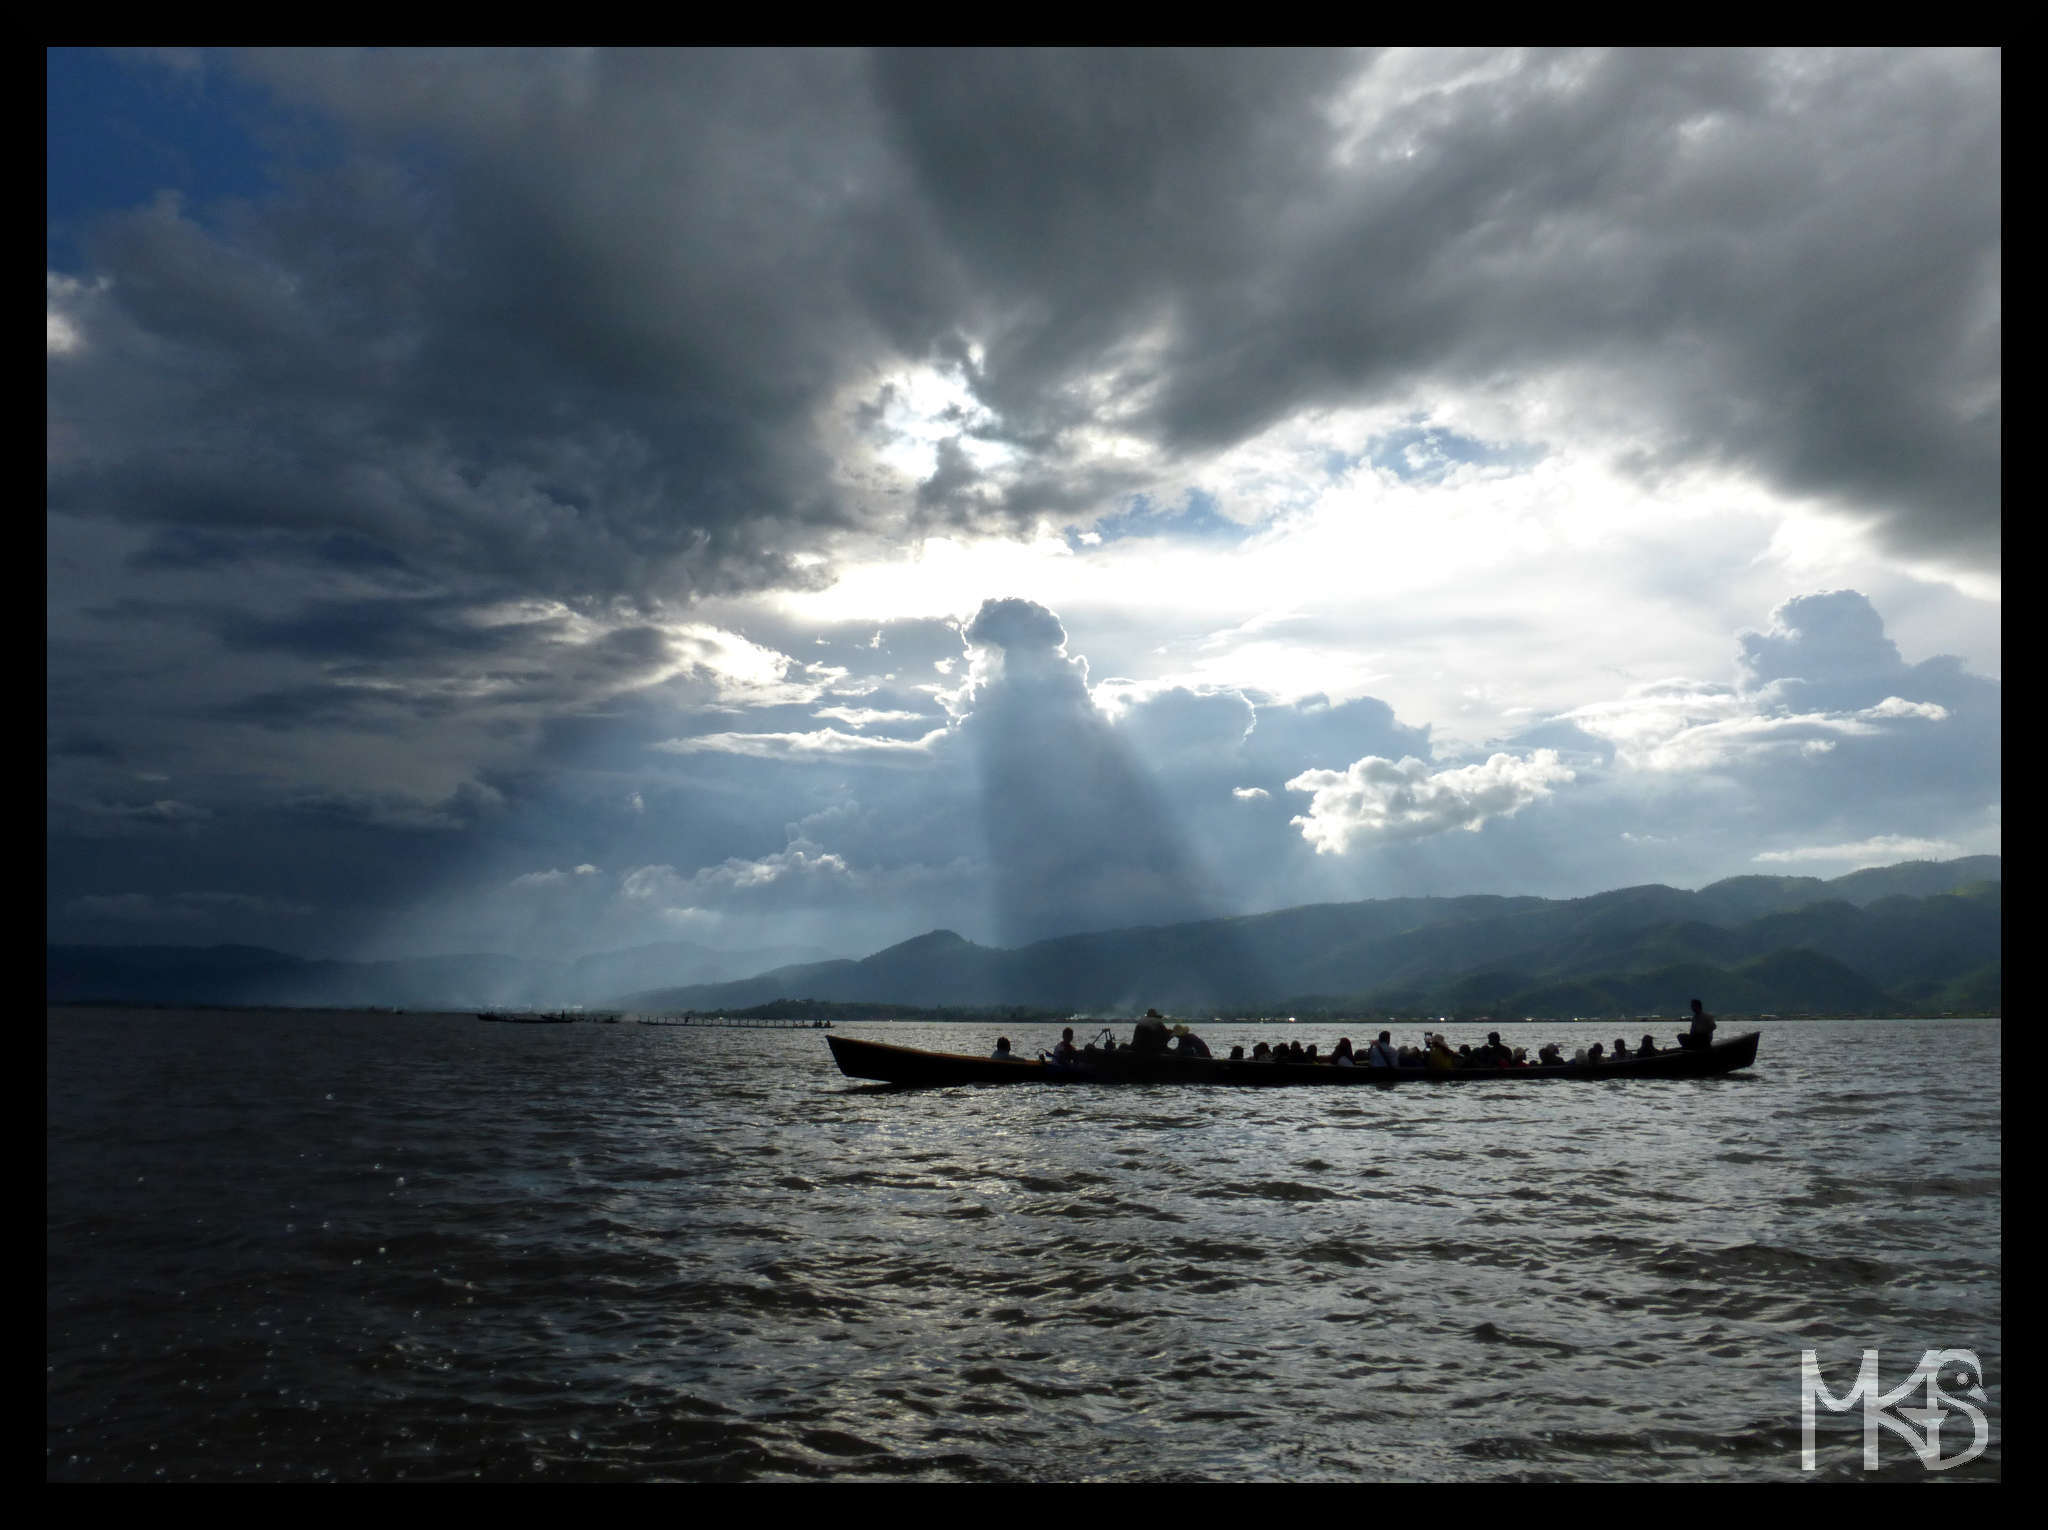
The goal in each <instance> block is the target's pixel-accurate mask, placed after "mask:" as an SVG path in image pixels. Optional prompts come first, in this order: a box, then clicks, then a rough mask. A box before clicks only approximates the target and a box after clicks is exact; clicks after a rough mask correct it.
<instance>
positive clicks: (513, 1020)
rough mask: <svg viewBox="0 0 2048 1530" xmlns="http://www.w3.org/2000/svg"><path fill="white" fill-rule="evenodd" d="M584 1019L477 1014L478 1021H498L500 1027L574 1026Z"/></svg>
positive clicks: (495, 1012) (486, 1012) (482, 1012)
mask: <svg viewBox="0 0 2048 1530" xmlns="http://www.w3.org/2000/svg"><path fill="white" fill-rule="evenodd" d="M582 1018H583V1017H582V1016H581V1015H569V1014H553V1015H519V1014H501V1013H499V1012H498V1011H496V1010H480V1011H478V1013H477V1019H479V1020H494V1021H496V1022H497V1023H498V1024H500V1025H570V1024H573V1023H574V1022H576V1021H578V1020H581V1019H582Z"/></svg>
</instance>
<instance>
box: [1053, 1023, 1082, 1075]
mask: <svg viewBox="0 0 2048 1530" xmlns="http://www.w3.org/2000/svg"><path fill="white" fill-rule="evenodd" d="M1052 1060H1053V1061H1054V1062H1056V1063H1061V1064H1064V1065H1068V1066H1071V1065H1072V1064H1074V1063H1077V1062H1079V1061H1080V1060H1081V1054H1080V1053H1079V1052H1078V1051H1076V1050H1075V1049H1074V1028H1073V1027H1072V1026H1071V1025H1070V1026H1068V1027H1067V1028H1066V1029H1065V1030H1063V1031H1061V1032H1060V1039H1059V1044H1058V1045H1057V1046H1055V1047H1054V1048H1053V1049H1052Z"/></svg>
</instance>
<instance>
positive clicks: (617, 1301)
mask: <svg viewBox="0 0 2048 1530" xmlns="http://www.w3.org/2000/svg"><path fill="white" fill-rule="evenodd" d="M1354 1029H1356V1028H1354ZM1514 1030H1515V1032H1516V1034H1515V1035H1514V1036H1513V1037H1512V1039H1513V1040H1514V1041H1516V1042H1518V1043H1519V1042H1522V1041H1525V1040H1540V1039H1545V1038H1549V1037H1556V1038H1557V1039H1561V1040H1565V1041H1567V1042H1568V1043H1569V1044H1571V1045H1584V1044H1586V1043H1587V1042H1589V1041H1590V1040H1592V1039H1594V1037H1595V1033H1594V1031H1593V1030H1592V1028H1590V1027H1584V1026H1580V1027H1572V1026H1550V1027H1545V1026H1521V1027H1515V1028H1514ZM842 1031H843V1033H846V1034H852V1035H864V1036H871V1037H876V1038H879V1039H885V1040H891V1041H897V1042H901V1043H904V1044H907V1045H912V1046H925V1047H931V1048H934V1049H939V1050H960V1051H970V1052H974V1053H983V1052H986V1051H987V1050H988V1047H989V1045H990V1043H991V1042H992V1040H993V1031H992V1030H990V1029H989V1028H987V1027H960V1026H923V1025H918V1026H911V1025H904V1026H889V1025H866V1026H861V1025H855V1026H847V1027H842ZM1041 1032H1042V1033H1041ZM1525 1033H1526V1034H1525ZM1262 1034H1263V1035H1271V1034H1272V1031H1271V1030H1270V1029H1265V1030H1261V1029H1259V1028H1255V1027H1228V1026H1224V1027H1213V1028H1204V1035H1205V1036H1206V1037H1207V1038H1208V1039H1209V1040H1210V1041H1211V1043H1212V1044H1214V1043H1215V1042H1217V1041H1221V1042H1223V1044H1224V1046H1225V1047H1227V1046H1228V1045H1229V1044H1230V1043H1231V1042H1232V1041H1233V1040H1242V1041H1247V1042H1249V1041H1250V1040H1252V1039H1255V1038H1256V1037H1257V1036H1259V1035H1262ZM1289 1034H1290V1035H1297V1036H1299V1037H1300V1038H1301V1039H1303V1040H1304V1041H1319V1042H1322V1043H1323V1044H1324V1046H1325V1049H1327V1046H1328V1043H1329V1042H1331V1041H1334V1040H1335V1039H1336V1036H1337V1034H1338V1031H1337V1030H1336V1029H1334V1028H1332V1029H1330V1030H1329V1031H1328V1032H1327V1034H1326V1033H1325V1031H1324V1030H1323V1029H1322V1028H1312V1027H1307V1026H1301V1027H1294V1028H1292V1029H1291V1030H1290V1031H1289ZM1358 1034H1359V1035H1363V1034H1364V1032H1363V1031H1359V1032H1358ZM1011 1035H1012V1037H1013V1040H1015V1041H1016V1042H1017V1044H1018V1050H1019V1052H1020V1053H1022V1054H1024V1055H1027V1056H1028V1055H1032V1054H1033V1053H1035V1052H1036V1051H1038V1050H1039V1049H1040V1048H1042V1047H1048V1046H1050V1044H1051V1043H1052V1041H1053V1040H1054V1039H1055V1037H1056V1035H1057V1031H1056V1029H1054V1028H1050V1027H1046V1028H1030V1027H1026V1028H1018V1029H1015V1030H1013V1031H1012V1032H1011ZM1354 1039H1356V1038H1355V1037H1354ZM1454 1039H1472V1040H1477V1039H1480V1038H1479V1035H1478V1032H1477V1030H1476V1029H1472V1030H1471V1031H1470V1034H1469V1035H1467V1034H1465V1033H1460V1032H1456V1031H1454ZM1600 1039H1604V1040H1610V1041H1611V1040H1612V1038H1611V1037H1608V1036H1605V1035H1604V1034H1603V1035H1601V1037H1600ZM1999 1067H2000V1048H1999V1030H1998V1026H1997V1024H1996V1023H1995V1022H1959V1021H1952V1022H1943V1023H1924V1024H1923V1023H1908V1022H1864V1023H1860V1024H1858V1023H1816V1024H1804V1025H1799V1024H1780V1025H1770V1026H1766V1027H1765V1028H1764V1037H1763V1044H1762V1050H1761V1052H1760V1055H1759V1058H1758V1063H1757V1066H1756V1068H1755V1069H1754V1070H1753V1071H1752V1072H1750V1073H1748V1074H1746V1075H1740V1076H1735V1077H1728V1078H1720V1079H1705V1080H1696V1081H1664V1082H1654V1083H1652V1082H1637V1083H1627V1084H1623V1083H1609V1084H1599V1083H1591V1084H1589V1083H1574V1082H1566V1081H1549V1082H1540V1081H1531V1082H1526V1083H1524V1082H1520V1081H1517V1082H1515V1083H1513V1084H1509V1085H1493V1086H1489V1087H1484V1088H1469V1087H1465V1088H1431V1087H1404V1088H1397V1089H1393V1090H1357V1089H1345V1090H1335V1091H1327V1092H1325V1091H1318V1090H1314V1089H1292V1090H1232V1089H1191V1088H1184V1087H1180V1088H1177V1087H1172V1086H1157V1087H1145V1088H1109V1087H1101V1086H1070V1087H1061V1088H1051V1087H1044V1088H1041V1087H1013V1088H990V1087H981V1088H960V1089H940V1090H922V1091H909V1090H893V1089H888V1088H883V1087H879V1086H871V1085H862V1084H858V1083H855V1082H854V1081H852V1080H850V1079H846V1078H843V1077H841V1076H840V1074H839V1073H838V1072H837V1070H836V1069H835V1068H834V1067H833V1066H832V1063H831V1059H830V1056H829V1054H828V1052H827V1050H826V1044H825V1038H824V1036H823V1034H821V1033H818V1032H811V1031H792V1032H771V1031H697V1030H665V1029H657V1028H653V1027H642V1026H636V1025H613V1026H600V1025H572V1026H543V1027H526V1026H505V1025H480V1024H478V1023H477V1022H476V1021H475V1020H474V1019H472V1018H470V1017H467V1016H460V1017H458V1016H422V1015H359V1014H306V1013H267V1012H241V1013H222V1012H208V1011H125V1010H92V1009H53V1010H51V1011H49V1016H48V1065H47V1087H48V1116H47V1120H48V1128H47V1130H48V1136H47V1148H48V1169H47V1172H48V1185H47V1192H48V1194H47V1256H48V1275H47V1287H48V1289H47V1296H48V1336H47V1344H48V1354H47V1356H46V1359H47V1365H48V1369H47V1373H46V1376H45V1382H46V1388H47V1441H46V1443H47V1457H46V1473H47V1475H48V1476H49V1477H50V1478H51V1479H53V1480H80V1479H102V1480H103V1479H117V1480H138V1479H151V1478H166V1479H185V1478H194V1477H197V1478H204V1479H229V1478H260V1479H286V1480H308V1479H358V1478H373V1479H393V1478H409V1479H464V1480H466V1479H471V1478H483V1479H541V1480H558V1479H559V1480H582V1479H663V1478H665V1479H681V1480H747V1479H795V1478H840V1477H844V1478H869V1479H875V1478H912V1479H932V1480H944V1479H962V1478H964V1479H975V1480H1043V1479H1092V1480H1158V1479H1215V1480H1238V1479H1257V1480H1307V1479H1369V1480H1386V1479H1400V1478H1421V1479H1438V1480H1453V1479H1464V1480H1477V1479H1499V1478H1507V1479H1542V1478H1570V1479H1667V1480H1670V1479H1677V1480H1718V1479H1749V1480H1769V1479H1781V1480H1782V1479H1793V1478H1799V1477H1802V1476H1804V1475H1806V1474H1805V1473H1804V1472H1802V1471H1801V1469H1800V1444H1801V1435H1800V1417H1799V1413H1800V1408H1799V1403H1800V1352H1801V1351H1802V1350H1805V1349H1812V1350H1816V1351H1817V1352H1818V1354H1819V1359H1820V1363H1821V1365H1822V1367H1823V1369H1824V1371H1825V1373H1826V1376H1827V1380H1828V1382H1829V1384H1830V1385H1831V1387H1832V1388H1833V1389H1834V1390H1835V1392H1837V1393H1838V1394H1839V1393H1844V1392H1846V1390H1847V1388H1848V1384H1849V1382H1850V1381H1851V1380H1853V1378H1854V1375H1855V1372H1856V1368H1857V1363H1858V1359H1859V1357H1860V1355H1861V1352H1862V1351H1863V1350H1865V1349H1871V1348H1875V1349H1879V1350H1880V1351H1881V1352H1882V1355H1883V1372H1884V1382H1885V1385H1886V1386H1887V1387H1889V1386H1892V1385H1895V1384H1896V1383H1897V1382H1898V1381H1902V1380H1904V1379H1905V1377H1906V1375H1907V1374H1908V1373H1909V1372H1910V1371H1911V1370H1912V1368H1913V1366H1914V1364H1915V1363H1916V1362H1917V1361H1918V1359H1919V1357H1920V1355H1921V1352H1922V1351H1923V1350H1926V1349H1930V1348H1945V1347H1953V1348H1964V1349H1974V1350H1975V1351H1976V1352H1977V1353H1978V1355H1979V1356H1980V1357H1981V1359H1982V1361H1983V1366H1984V1370H1985V1373H1986V1375H1985V1384H1986V1387H1987V1389H1988V1392H1989V1402H1988V1406H1987V1409H1986V1411H1987V1413H1988V1414H1989V1418H1990V1423H1991V1443H1990V1446H1989V1448H1988V1449H1987V1450H1986V1451H1985V1452H1984V1454H1983V1455H1982V1456H1981V1457H1980V1458H1978V1459H1977V1460H1975V1461H1974V1462H1971V1463H1969V1464H1967V1465H1964V1466H1961V1467H1959V1468H1957V1469H1955V1470H1953V1471H1950V1472H1948V1473H1946V1474H1945V1476H1946V1478H1947V1479H1948V1480H1957V1479H1963V1478H1979V1479H1981V1478H1986V1477H1997V1476H1999V1475H2000V1470H2001V1469H2000V1459H2001V1452H2002V1429H2001V1425H2000V1414H1999V1384H2000V1381H2001V1379H2002V1377H2001V1342H2000V1335H2001V1321H2002V1319H2001V1285H2000V1250H1999V1226H2000V1224H1999V1208H2000V1175H2001V1163H2000V1156H2001V1155H2000V1132H1999ZM1958 1428H1959V1429H1960V1431H1961V1432H1960V1435H1959V1436H1957V1435H1956V1430H1957V1429H1958ZM1949 1429H1950V1436H1951V1437H1949V1438H1947V1439H1945V1442H1944V1444H1945V1454H1946V1455H1948V1456H1950V1457H1954V1456H1956V1455H1958V1454H1960V1453H1961V1450H1962V1448H1963V1447H1964V1446H1966V1445H1967V1444H1968V1443H1969V1438H1970V1425H1969V1422H1968V1420H1966V1419H1963V1418H1961V1417H1959V1416H1958V1417H1954V1418H1952V1420H1951V1423H1950V1425H1949ZM1881 1445H1882V1447H1883V1464H1882V1468H1881V1471H1882V1474H1883V1475H1885V1476H1888V1477H1894V1478H1898V1479H1901V1480H1904V1479H1908V1478H1918V1477H1921V1476H1923V1475H1925V1473H1924V1472H1923V1469H1922V1468H1921V1467H1920V1466H1919V1465H1918V1463H1917V1462H1915V1461H1914V1459H1913V1457H1912V1454H1911V1452H1910V1451H1908V1450H1907V1449H1906V1447H1905V1445H1904V1444H1903V1443H1902V1442H1901V1441H1899V1440H1898V1439H1897V1438H1896V1437H1894V1436H1892V1435H1890V1434H1888V1433H1887V1434H1884V1435H1883V1437H1882V1440H1881ZM1818 1465H1819V1468H1820V1470H1819V1472H1818V1473H1817V1475H1820V1476H1823V1477H1835V1478H1855V1477H1861V1476H1863V1475H1864V1473H1863V1468H1862V1434H1861V1429H1860V1424H1859V1423H1858V1422H1857V1421H1855V1420H1853V1419H1851V1418H1850V1417H1848V1416H1842V1417H1837V1416H1835V1415H1833V1414H1831V1413H1828V1412H1827V1411H1826V1410H1825V1409H1823V1410H1821V1414H1820V1427H1819V1430H1818Z"/></svg>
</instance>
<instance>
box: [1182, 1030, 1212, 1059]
mask: <svg viewBox="0 0 2048 1530" xmlns="http://www.w3.org/2000/svg"><path fill="white" fill-rule="evenodd" d="M1173 1035H1174V1051H1175V1052H1176V1053H1177V1054H1178V1055H1180V1056H1182V1057H1208V1056H1210V1055H1211V1054H1210V1051H1209V1044H1208V1043H1207V1042H1205V1041H1204V1040H1202V1038H1201V1037H1199V1036H1197V1035H1196V1034H1195V1033H1194V1032H1193V1031H1191V1030H1189V1029H1188V1028H1187V1027H1186V1026H1184V1025H1176V1026H1175V1027H1174V1028H1173Z"/></svg>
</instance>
